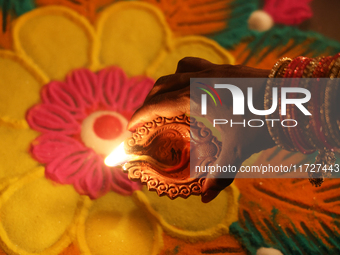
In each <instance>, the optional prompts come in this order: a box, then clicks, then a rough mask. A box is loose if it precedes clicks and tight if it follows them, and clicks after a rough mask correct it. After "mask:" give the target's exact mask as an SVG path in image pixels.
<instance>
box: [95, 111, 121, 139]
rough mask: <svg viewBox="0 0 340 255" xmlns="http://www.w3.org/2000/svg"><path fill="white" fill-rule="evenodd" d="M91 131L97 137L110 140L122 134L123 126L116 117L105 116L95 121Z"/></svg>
mask: <svg viewBox="0 0 340 255" xmlns="http://www.w3.org/2000/svg"><path fill="white" fill-rule="evenodd" d="M93 131H94V132H95V133H96V135H97V136H98V137H100V138H102V139H107V140H111V139H115V138H117V137H119V136H120V135H121V134H122V131H123V126H122V123H121V122H120V120H119V119H118V118H117V117H115V116H112V115H108V114H106V115H102V116H100V117H99V118H97V119H96V120H95V122H94V124H93Z"/></svg>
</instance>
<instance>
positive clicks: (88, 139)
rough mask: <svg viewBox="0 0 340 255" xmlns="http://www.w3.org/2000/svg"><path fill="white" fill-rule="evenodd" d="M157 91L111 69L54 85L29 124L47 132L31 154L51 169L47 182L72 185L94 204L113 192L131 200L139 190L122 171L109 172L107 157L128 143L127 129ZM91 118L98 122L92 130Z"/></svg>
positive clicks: (77, 73) (141, 79) (146, 81)
mask: <svg viewBox="0 0 340 255" xmlns="http://www.w3.org/2000/svg"><path fill="white" fill-rule="evenodd" d="M152 85H153V80H152V79H150V78H145V77H134V78H131V79H129V78H128V77H127V76H126V75H125V73H124V72H123V71H122V70H121V69H118V68H107V69H104V70H102V71H100V72H99V73H98V74H94V73H92V72H91V71H89V70H86V69H83V70H77V71H74V72H72V73H71V74H70V75H69V76H68V77H67V78H66V82H58V81H52V82H50V83H49V84H47V85H46V86H44V88H43V90H42V92H41V98H42V103H41V104H38V105H36V106H34V107H33V108H32V109H31V110H30V111H29V112H28V114H27V121H28V123H29V124H30V126H31V127H32V128H33V129H35V130H37V131H40V132H42V135H41V136H40V137H38V138H37V139H36V140H35V141H34V142H33V144H32V149H31V152H32V154H33V156H34V157H35V159H37V160H38V161H39V162H41V163H43V164H46V177H48V178H50V179H51V180H53V181H56V182H58V183H61V184H73V186H74V187H75V189H76V190H77V192H78V193H79V194H84V195H88V196H90V197H91V198H98V197H99V196H102V195H104V194H106V193H107V192H108V191H109V190H112V191H115V192H118V193H119V194H123V195H131V194H132V192H133V191H134V190H137V189H139V188H140V185H138V183H136V182H132V181H130V180H129V179H128V178H127V175H126V174H124V173H123V172H122V170H121V168H119V167H116V168H111V167H108V166H106V165H105V164H104V157H105V156H107V155H108V154H109V153H110V152H111V151H112V150H113V149H114V148H116V147H117V146H118V145H119V144H120V143H121V142H122V141H124V140H125V138H127V137H129V135H130V133H129V132H127V131H124V130H123V128H122V127H125V126H126V124H127V120H128V119H130V117H131V116H132V114H133V113H134V111H135V110H137V108H138V107H139V106H140V105H141V104H142V103H143V100H144V98H145V97H146V95H147V93H148V92H149V91H150V89H151V88H152ZM91 115H92V116H94V118H93V117H92V118H91ZM117 116H118V117H117ZM87 118H90V119H93V120H92V121H90V125H88V124H87V122H89V121H88V119H87ZM98 122H99V125H96V123H98ZM91 124H92V125H91ZM117 127H118V129H117ZM112 135H113V136H112Z"/></svg>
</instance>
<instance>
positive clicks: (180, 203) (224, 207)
mask: <svg viewBox="0 0 340 255" xmlns="http://www.w3.org/2000/svg"><path fill="white" fill-rule="evenodd" d="M135 194H136V199H137V201H138V202H139V204H140V205H141V206H142V207H144V208H145V209H146V210H147V211H148V212H150V213H151V214H152V215H153V216H154V217H156V219H157V220H158V222H159V223H160V224H161V225H162V227H163V229H164V230H165V231H166V232H167V233H168V234H169V235H172V236H174V237H177V238H182V239H188V240H190V241H198V240H208V239H209V240H212V239H214V238H216V237H218V236H220V235H222V234H227V233H228V232H229V226H230V224H231V223H232V222H234V221H237V219H238V217H237V212H238V196H239V192H238V189H237V188H236V186H234V185H231V186H229V187H228V188H226V189H225V190H224V191H222V192H221V193H220V195H218V196H217V197H216V198H215V199H214V200H213V201H212V202H210V203H208V204H204V203H202V202H201V198H200V197H198V196H190V197H188V198H187V199H183V198H176V199H175V200H170V199H169V198H168V197H165V196H164V197H159V196H158V195H157V194H156V193H155V192H150V191H148V190H147V189H146V188H145V189H144V190H143V192H141V191H140V192H136V193H135Z"/></svg>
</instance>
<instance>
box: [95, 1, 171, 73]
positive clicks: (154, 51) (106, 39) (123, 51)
mask: <svg viewBox="0 0 340 255" xmlns="http://www.w3.org/2000/svg"><path fill="white" fill-rule="evenodd" d="M97 30H98V34H99V38H100V41H101V42H102V45H101V48H100V54H99V56H100V62H101V64H102V65H104V66H109V65H118V66H120V67H122V68H123V69H124V70H125V71H126V72H127V73H128V74H129V75H139V74H143V73H144V72H145V69H146V67H147V66H148V65H150V64H151V62H152V61H153V60H154V59H155V58H156V56H157V55H158V54H159V53H160V52H161V50H162V49H163V47H167V45H168V40H169V35H170V30H169V28H168V26H167V24H166V21H165V18H164V16H163V14H162V13H161V12H160V10H158V9H157V8H156V7H154V6H153V5H151V4H147V3H142V2H120V3H117V4H114V5H112V7H110V8H107V9H106V10H105V11H104V12H103V13H102V14H101V16H100V18H99V20H98V25H97Z"/></svg>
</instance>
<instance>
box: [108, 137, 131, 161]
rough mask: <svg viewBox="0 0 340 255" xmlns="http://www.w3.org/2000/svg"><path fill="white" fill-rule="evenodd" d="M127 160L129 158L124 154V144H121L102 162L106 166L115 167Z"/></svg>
mask: <svg viewBox="0 0 340 255" xmlns="http://www.w3.org/2000/svg"><path fill="white" fill-rule="evenodd" d="M128 160H129V156H128V155H127V154H126V153H125V150H124V142H122V143H121V144H120V145H119V146H118V147H117V148H116V149H114V150H113V151H112V152H111V153H110V155H108V156H107V157H106V158H105V161H104V162H105V165H107V166H117V165H121V164H123V163H125V162H127V161H128Z"/></svg>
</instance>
